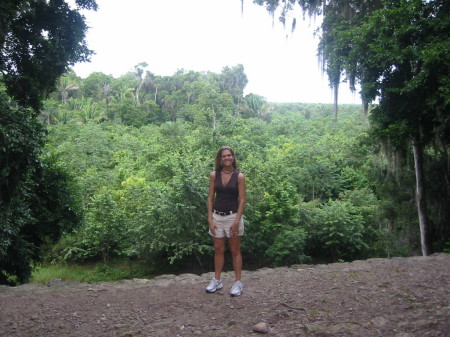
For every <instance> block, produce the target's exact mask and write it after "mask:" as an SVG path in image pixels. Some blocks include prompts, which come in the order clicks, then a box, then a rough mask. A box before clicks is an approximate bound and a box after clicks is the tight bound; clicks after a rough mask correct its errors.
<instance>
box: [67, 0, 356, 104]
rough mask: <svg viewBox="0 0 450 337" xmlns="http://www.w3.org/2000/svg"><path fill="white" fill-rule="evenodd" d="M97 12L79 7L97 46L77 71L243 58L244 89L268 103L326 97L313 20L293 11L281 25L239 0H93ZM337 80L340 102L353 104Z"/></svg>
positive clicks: (211, 66)
mask: <svg viewBox="0 0 450 337" xmlns="http://www.w3.org/2000/svg"><path fill="white" fill-rule="evenodd" d="M97 3H98V5H99V10H98V11H97V12H84V15H85V16H86V19H87V24H88V25H89V27H91V28H90V29H89V32H88V35H87V41H88V45H89V48H91V49H93V50H94V51H95V53H96V55H94V56H93V57H92V61H91V62H90V63H79V64H76V65H75V66H74V70H75V72H76V73H77V75H79V76H81V77H86V76H88V75H89V74H90V73H92V72H96V71H99V72H103V73H105V74H110V75H113V76H114V77H119V76H121V75H123V74H125V73H127V72H128V71H132V70H133V69H134V66H135V65H137V64H138V63H141V62H146V63H147V64H148V68H147V70H149V71H151V72H152V73H154V74H155V75H162V76H166V75H168V76H170V75H173V74H174V73H175V72H176V71H177V70H178V69H185V70H194V71H212V72H216V73H220V72H221V70H222V68H223V67H225V66H229V67H232V66H235V65H237V64H242V65H243V66H244V72H245V74H246V75H247V77H248V84H247V87H246V89H245V92H244V93H245V94H249V93H255V94H258V95H261V96H264V97H265V98H266V99H267V100H268V101H269V102H302V103H332V102H333V95H332V91H331V89H330V88H329V86H328V79H327V76H326V75H323V74H322V73H321V70H320V65H319V62H318V58H317V56H316V55H317V43H318V39H317V38H314V37H313V30H314V28H315V27H316V26H317V25H318V22H315V21H314V20H313V19H311V20H310V19H309V18H308V17H307V18H306V20H305V21H304V20H303V19H302V15H301V13H300V12H297V28H296V30H295V32H294V33H293V34H290V27H286V29H285V28H284V27H283V25H282V24H281V23H280V22H279V21H278V17H277V16H275V20H274V25H272V17H271V15H270V14H269V13H268V12H267V11H266V9H265V8H264V7H260V6H258V5H255V4H253V1H252V0H245V1H244V12H243V13H242V12H241V0H190V1H187V0H127V1H123V0H97ZM360 102H361V100H360V98H359V95H358V94H357V93H356V94H353V93H351V92H350V90H348V86H347V85H346V84H345V83H344V84H342V85H341V88H340V93H339V103H340V104H341V103H342V104H343V103H345V104H347V103H350V104H353V103H355V104H360Z"/></svg>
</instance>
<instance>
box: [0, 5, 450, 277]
mask: <svg viewBox="0 0 450 337" xmlns="http://www.w3.org/2000/svg"><path fill="white" fill-rule="evenodd" d="M255 3H256V4H259V5H264V6H266V8H267V9H268V10H269V11H270V12H272V14H274V11H275V10H276V9H277V8H278V7H279V6H281V7H280V9H282V11H281V17H280V20H281V21H282V22H284V23H286V19H287V18H289V17H290V16H289V13H291V10H292V9H293V8H294V7H293V5H294V3H296V4H298V5H299V6H300V7H301V8H302V9H303V11H304V14H306V15H309V16H315V15H320V16H322V18H323V21H322V24H321V26H320V28H319V30H318V35H319V36H320V42H319V45H318V51H319V56H320V58H321V60H322V62H323V64H322V65H323V70H324V72H326V73H327V75H328V79H329V82H330V86H331V87H332V88H333V89H334V92H335V99H336V100H337V97H338V89H339V86H340V85H341V84H342V82H347V83H348V84H349V85H350V87H351V88H352V89H354V90H356V88H357V87H358V86H359V87H360V89H361V91H360V92H359V94H360V95H361V98H362V101H363V103H364V104H363V107H358V106H338V105H337V104H335V105H333V106H331V105H324V104H300V103H298V104H273V103H270V102H267V101H266V100H265V98H264V97H261V96H259V95H258V94H257V93H250V94H248V95H244V89H245V87H246V85H247V82H248V79H247V76H246V74H245V72H244V67H243V66H242V65H235V66H232V67H230V66H226V67H224V68H223V69H222V71H221V72H220V73H212V72H196V71H187V70H183V69H180V70H179V71H177V72H176V73H175V74H173V75H172V76H159V75H156V74H154V73H152V72H150V71H149V70H148V69H147V64H145V63H141V64H138V65H136V66H135V68H134V70H133V71H131V72H129V73H127V74H125V75H123V76H120V77H118V78H114V77H113V76H110V75H107V74H103V73H92V74H91V75H89V76H88V77H87V78H84V79H82V78H79V77H77V76H76V74H75V73H74V72H73V71H71V70H70V66H71V65H73V64H75V63H77V62H84V61H88V60H89V58H90V56H91V55H92V54H93V51H92V50H90V49H89V48H88V47H87V43H86V40H85V38H86V32H87V29H88V26H87V24H86V22H85V17H84V16H83V15H82V14H81V12H80V11H81V10H95V9H96V8H97V4H96V2H95V0H75V4H72V5H71V6H69V4H68V3H66V2H65V1H31V2H30V1H25V0H4V1H2V3H1V5H0V7H1V10H0V22H1V26H2V29H0V284H20V283H24V282H27V281H28V280H30V277H31V274H32V271H33V268H35V267H37V266H44V268H41V269H40V270H39V278H41V280H43V279H45V277H47V278H49V277H53V276H55V275H73V274H78V275H79V276H80V277H79V279H81V280H87V281H97V280H101V279H118V278H123V277H135V276H136V275H138V276H139V275H144V276H145V275H155V274H159V273H163V272H168V271H170V272H174V273H177V272H182V271H190V272H193V271H206V270H210V269H211V264H212V242H211V238H210V237H209V236H208V234H207V221H206V214H205V213H206V194H207V189H208V186H207V185H208V174H209V172H210V171H211V170H212V169H213V157H214V155H215V153H216V151H217V149H218V148H219V147H220V146H222V145H230V146H232V147H233V148H234V149H235V150H236V153H237V159H238V161H239V164H240V169H241V170H242V172H243V173H244V174H245V175H246V181H247V189H248V191H247V193H248V205H247V208H246V212H245V219H246V220H245V221H246V224H247V225H246V228H247V234H246V237H245V239H244V240H243V246H242V251H243V254H244V261H245V268H258V267H262V266H273V265H289V264H298V263H314V262H330V261H331V262H334V261H350V260H354V259H362V258H369V257H379V256H380V257H391V256H398V255H416V254H420V253H421V254H422V255H424V256H427V255H430V254H432V253H433V252H441V251H449V250H450V207H448V205H449V204H450V165H449V162H450V160H449V150H450V147H449V144H450V119H449V116H450V114H449V104H450V100H449V97H450V94H449V93H450V80H449V74H450V71H449V69H450V57H449V55H450V54H449V53H448V50H449V41H450V40H449V39H448V32H449V27H450V15H449V13H450V5H449V2H448V1H444V0H430V1H423V0H411V1H406V0H402V1H391V0H374V1H369V2H367V1H359V0H358V1H348V0H336V1H327V2H325V1H316V2H314V3H312V2H308V1H306V2H305V1H300V0H299V1H294V2H288V3H285V2H280V1H278V0H258V1H256V2H255ZM295 22H296V21H295V18H294V21H293V23H292V28H293V29H294V28H295ZM371 104H373V105H371ZM48 264H51V265H52V266H51V268H45V266H46V265H48ZM61 266H63V267H61ZM55 269H56V270H55ZM68 270H69V271H68ZM58 273H59V274H58ZM35 275H37V274H35ZM43 275H47V276H43ZM51 275H53V276H51ZM36 277H37V276H36ZM66 277H67V276H64V278H66ZM35 279H36V278H35Z"/></svg>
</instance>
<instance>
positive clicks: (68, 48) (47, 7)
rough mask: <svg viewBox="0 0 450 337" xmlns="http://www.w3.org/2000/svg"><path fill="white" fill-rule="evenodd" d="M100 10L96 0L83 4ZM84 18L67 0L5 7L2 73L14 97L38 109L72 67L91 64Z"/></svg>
mask: <svg viewBox="0 0 450 337" xmlns="http://www.w3.org/2000/svg"><path fill="white" fill-rule="evenodd" d="M76 4H77V5H78V7H79V8H87V9H96V8H97V4H96V3H95V0H77V1H76ZM87 28H88V27H87V25H86V23H85V22H84V17H83V16H82V15H81V14H80V13H79V12H78V11H77V10H76V9H71V8H70V6H69V5H68V4H67V3H66V2H65V1H64V0H49V1H44V0H33V1H26V0H4V1H2V2H1V4H0V72H1V73H2V75H3V79H2V81H3V82H4V83H5V84H6V87H7V89H8V94H9V95H10V96H12V97H14V98H15V99H16V100H17V101H19V102H20V103H21V104H22V105H24V106H30V107H32V108H33V109H35V110H38V109H39V107H40V104H41V100H42V98H44V97H45V95H46V94H47V93H48V92H49V90H52V89H54V87H55V83H56V80H57V78H58V77H59V76H61V75H62V74H63V73H64V72H65V71H66V70H67V69H68V66H70V65H73V64H75V63H76V62H79V61H87V60H88V59H89V56H90V55H91V54H92V51H91V50H89V49H88V48H87V45H86V42H85V35H86V31H87Z"/></svg>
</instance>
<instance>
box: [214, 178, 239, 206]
mask: <svg viewBox="0 0 450 337" xmlns="http://www.w3.org/2000/svg"><path fill="white" fill-rule="evenodd" d="M238 175H239V171H238V170H234V171H233V173H232V175H231V178H230V180H229V181H228V183H227V184H226V185H225V186H223V184H222V174H221V171H220V170H218V171H216V180H215V182H214V190H215V192H216V197H215V199H214V205H213V208H214V209H215V210H216V211H219V212H228V211H233V213H236V212H237V210H238V207H239V189H238Z"/></svg>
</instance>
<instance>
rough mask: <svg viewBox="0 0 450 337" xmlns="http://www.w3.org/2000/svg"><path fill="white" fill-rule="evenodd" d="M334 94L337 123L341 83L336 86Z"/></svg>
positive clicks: (335, 119)
mask: <svg viewBox="0 0 450 337" xmlns="http://www.w3.org/2000/svg"><path fill="white" fill-rule="evenodd" d="M333 93H334V122H335V123H336V122H337V116H338V98H339V83H338V84H336V85H335V86H334V88H333Z"/></svg>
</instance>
